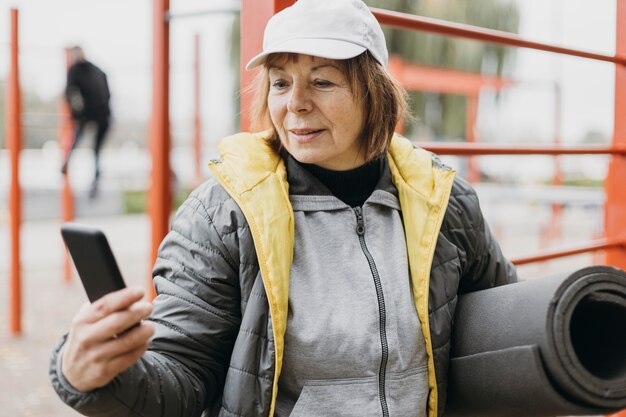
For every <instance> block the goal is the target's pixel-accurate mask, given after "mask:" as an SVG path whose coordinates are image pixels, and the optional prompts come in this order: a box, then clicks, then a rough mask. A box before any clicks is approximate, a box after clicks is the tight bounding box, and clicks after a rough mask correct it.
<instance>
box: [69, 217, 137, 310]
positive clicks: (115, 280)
mask: <svg viewBox="0 0 626 417" xmlns="http://www.w3.org/2000/svg"><path fill="white" fill-rule="evenodd" d="M61 235H62V236H63V240H64V241H65V244H66V246H67V249H68V250H69V252H70V255H71V257H72V260H73V261H74V265H76V270H77V271H78V275H79V276H80V280H81V281H82V283H83V287H84V288H85V292H86V293H87V298H89V301H91V302H92V303H93V302H94V301H96V300H97V299H98V298H100V297H102V296H103V295H105V294H108V293H110V292H113V291H117V290H121V289H122V288H125V287H126V285H125V284H124V279H123V278H122V274H121V273H120V269H119V268H118V266H117V262H116V261H115V257H114V256H113V252H112V251H111V247H110V246H109V243H108V241H107V238H106V236H105V235H104V233H103V232H102V231H101V230H99V229H96V228H94V227H90V226H85V225H80V224H76V223H64V224H63V225H62V226H61Z"/></svg>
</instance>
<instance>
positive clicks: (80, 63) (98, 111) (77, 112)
mask: <svg viewBox="0 0 626 417" xmlns="http://www.w3.org/2000/svg"><path fill="white" fill-rule="evenodd" d="M70 54H71V59H72V64H71V66H70V68H69V69H68V72H67V85H66V87H65V98H66V100H67V102H68V104H69V106H70V110H71V113H72V119H73V120H74V122H75V123H76V129H75V131H74V137H73V140H72V145H71V147H70V149H68V151H67V154H66V155H65V159H64V161H63V165H62V167H61V172H62V173H63V174H67V167H68V164H69V160H70V156H71V154H72V151H73V150H74V148H75V147H76V145H77V144H78V142H79V141H80V140H81V138H82V137H83V133H84V130H85V127H86V126H87V125H94V126H95V128H96V133H95V136H94V142H93V152H94V171H95V172H94V178H93V182H92V183H91V188H90V190H89V196H90V197H91V198H93V197H95V196H96V195H97V192H98V180H99V178H100V149H101V148H102V145H103V143H104V140H105V138H106V135H107V131H108V130H109V124H110V118H111V109H110V107H109V101H110V98H111V93H110V91H109V85H108V82H107V76H106V74H105V73H104V72H103V71H102V70H101V69H100V68H98V67H97V66H95V65H94V64H93V63H91V62H89V61H88V60H87V59H86V58H85V53H84V51H83V49H82V48H81V47H80V46H74V47H73V48H71V49H70Z"/></svg>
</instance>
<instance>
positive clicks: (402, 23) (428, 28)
mask: <svg viewBox="0 0 626 417" xmlns="http://www.w3.org/2000/svg"><path fill="white" fill-rule="evenodd" d="M370 10H371V11H372V13H373V14H374V16H376V18H377V19H378V21H379V22H380V23H381V24H383V25H388V26H392V27H396V28H400V29H410V30H416V31H421V32H431V33H437V34H440V35H448V36H456V37H461V38H466V39H474V40H478V41H482V42H490V43H496V44H500V45H509V46H518V47H522V48H530V49H536V50H540V51H548V52H555V53H558V54H564V55H572V56H578V57H581V58H589V59H596V60H599V61H606V62H613V63H616V64H622V65H626V56H624V55H605V54H599V53H595V52H589V51H583V50H579V49H572V48H565V47H562V46H557V45H552V44H548V43H542V42H535V41H530V40H528V39H524V38H522V37H520V36H518V35H516V34H513V33H510V32H504V31H501V30H494V29H487V28H481V27H478V26H472V25H465V24H462V23H453V22H447V21H445V20H439V19H432V18H429V17H423V16H416V15H412V14H408V13H400V12H394V11H391V10H384V9H377V8H371V9H370Z"/></svg>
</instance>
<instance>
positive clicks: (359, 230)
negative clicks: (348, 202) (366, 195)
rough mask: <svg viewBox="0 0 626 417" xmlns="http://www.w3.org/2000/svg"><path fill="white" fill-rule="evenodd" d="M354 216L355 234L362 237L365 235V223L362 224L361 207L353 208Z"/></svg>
mask: <svg viewBox="0 0 626 417" xmlns="http://www.w3.org/2000/svg"><path fill="white" fill-rule="evenodd" d="M354 214H356V234H357V235H359V236H363V235H364V234H365V223H364V222H363V212H362V209H361V207H355V208H354Z"/></svg>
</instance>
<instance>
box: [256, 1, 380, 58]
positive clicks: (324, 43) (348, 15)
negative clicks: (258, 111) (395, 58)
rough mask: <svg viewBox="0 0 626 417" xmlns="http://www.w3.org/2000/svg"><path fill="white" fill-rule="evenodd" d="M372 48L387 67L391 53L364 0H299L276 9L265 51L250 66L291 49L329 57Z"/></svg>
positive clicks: (299, 52)
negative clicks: (278, 10)
mask: <svg viewBox="0 0 626 417" xmlns="http://www.w3.org/2000/svg"><path fill="white" fill-rule="evenodd" d="M365 51H369V52H370V54H371V55H372V56H373V57H374V58H375V59H376V61H378V62H379V63H380V64H381V65H382V66H383V67H386V66H387V61H388V53H387V46H386V44H385V35H384V34H383V30H382V29H381V27H380V24H379V23H378V21H377V20H376V18H375V17H374V15H373V14H372V12H371V11H370V10H369V8H368V7H367V6H366V5H365V3H363V2H362V1H361V0H298V1H297V2H296V3H295V4H294V5H292V6H291V7H287V8H286V9H284V10H281V11H280V12H278V13H276V14H275V15H274V16H272V18H271V19H270V20H269V22H268V23H267V26H266V27H265V33H264V34H263V52H261V53H260V54H258V55H257V56H255V57H254V58H252V59H251V60H250V62H248V65H246V69H248V70H249V69H252V68H255V67H258V66H259V65H262V64H263V63H264V62H265V60H266V59H267V56H268V55H269V54H273V53H280V52H290V53H297V54H304V55H312V56H317V57H321V58H329V59H349V58H354V57H355V56H358V55H360V54H362V53H363V52H365Z"/></svg>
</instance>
